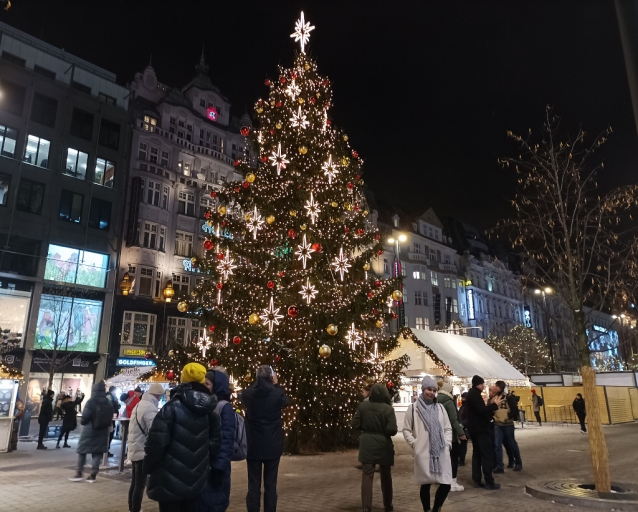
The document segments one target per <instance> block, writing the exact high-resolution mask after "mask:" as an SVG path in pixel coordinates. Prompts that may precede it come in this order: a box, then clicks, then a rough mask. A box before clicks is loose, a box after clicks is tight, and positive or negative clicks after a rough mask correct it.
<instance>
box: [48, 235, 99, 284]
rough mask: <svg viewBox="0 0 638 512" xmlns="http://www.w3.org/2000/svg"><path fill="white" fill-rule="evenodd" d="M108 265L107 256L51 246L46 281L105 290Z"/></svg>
mask: <svg viewBox="0 0 638 512" xmlns="http://www.w3.org/2000/svg"><path fill="white" fill-rule="evenodd" d="M108 265H109V257H108V256H107V255H106V254H100V253H98V252H89V251H81V250H79V249H73V248H71V247H63V246H61V245H53V244H51V245H49V252H48V254H47V264H46V268H45V270H44V279H46V280H48V281H57V282H62V283H73V284H80V285H84V286H94V287H96V288H104V286H105V284H106V272H107V270H108Z"/></svg>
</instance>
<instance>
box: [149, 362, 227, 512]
mask: <svg viewBox="0 0 638 512" xmlns="http://www.w3.org/2000/svg"><path fill="white" fill-rule="evenodd" d="M205 375H206V368H204V367H203V366H202V365H201V364H199V363H188V364H187V365H186V366H184V368H183V369H182V375H181V383H180V385H179V386H177V387H176V388H174V389H173V391H172V393H171V399H170V401H169V402H168V403H167V404H166V405H164V407H162V409H161V410H160V412H159V413H158V414H157V416H155V419H153V424H152V425H151V429H150V431H149V433H148V438H147V440H146V445H145V447H144V452H145V454H146V455H145V457H144V471H145V472H146V473H147V474H150V475H151V476H150V478H149V481H148V486H147V491H146V494H147V495H148V497H149V498H150V499H152V500H155V501H158V502H159V509H160V512H176V511H177V512H194V511H196V510H197V506H198V497H199V494H200V493H201V492H202V491H203V490H204V487H206V483H207V482H208V479H209V478H210V472H209V468H210V466H211V465H212V463H213V461H214V460H215V458H216V457H217V452H218V451H219V447H220V444H221V437H222V433H221V421H220V419H219V414H217V413H216V412H215V406H216V405H217V397H215V396H213V395H211V393H210V391H209V390H208V388H207V387H206V386H204V377H205Z"/></svg>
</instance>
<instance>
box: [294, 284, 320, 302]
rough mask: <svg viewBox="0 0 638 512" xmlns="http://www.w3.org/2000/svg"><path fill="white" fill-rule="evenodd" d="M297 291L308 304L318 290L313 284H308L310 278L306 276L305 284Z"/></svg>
mask: <svg viewBox="0 0 638 512" xmlns="http://www.w3.org/2000/svg"><path fill="white" fill-rule="evenodd" d="M299 293H300V294H301V297H302V298H303V299H304V300H305V301H306V304H308V305H309V306H310V302H311V301H312V299H314V298H315V295H317V293H319V292H318V291H317V289H316V288H315V286H314V285H312V284H310V278H307V279H306V284H305V286H302V287H301V291H300V292H299Z"/></svg>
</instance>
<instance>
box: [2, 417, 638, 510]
mask: <svg viewBox="0 0 638 512" xmlns="http://www.w3.org/2000/svg"><path fill="white" fill-rule="evenodd" d="M605 435H606V438H607V442H608V447H609V454H610V460H611V471H612V479H613V480H616V481H625V482H627V481H629V482H632V481H633V482H637V481H638V472H636V470H635V464H636V458H637V452H636V446H638V424H637V423H631V424H624V425H614V426H609V427H605ZM516 436H517V439H518V442H519V445H520V447H521V452H522V458H523V465H524V470H523V471H522V472H520V473H514V472H512V471H511V470H506V473H505V474H504V475H496V477H497V482H499V483H500V484H501V485H502V486H503V488H502V489H501V490H500V491H485V490H482V489H473V488H471V478H470V465H469V463H470V460H471V451H472V448H471V445H470V447H469V450H468V460H467V462H468V465H467V466H465V467H461V468H459V482H460V483H461V484H463V485H465V486H466V490H465V491H463V492H458V493H450V497H449V499H448V501H447V502H446V504H445V506H444V507H443V510H444V511H445V512H475V511H476V512H478V511H487V510H509V511H520V512H527V511H530V512H531V511H534V512H549V511H561V510H564V511H568V510H569V511H573V512H585V511H586V510H592V509H585V508H579V507H571V506H565V505H558V504H554V503H551V502H545V501H541V500H538V499H535V498H532V497H531V496H528V495H526V494H525V490H524V489H525V487H524V486H525V483H526V482H529V481H535V480H540V479H547V480H551V479H559V478H569V477H572V478H573V477H575V478H582V479H583V481H590V472H591V470H590V457H589V448H588V446H589V445H588V441H587V436H585V435H582V434H580V433H579V431H578V428H577V427H576V426H562V427H559V426H549V425H548V426H543V427H527V426H526V427H525V428H524V429H522V430H521V429H517V431H516ZM46 444H47V445H48V446H49V449H48V450H46V451H36V450H35V447H36V443H34V442H24V443H21V444H20V445H19V448H18V451H16V452H12V453H8V454H0V510H2V511H11V512H32V511H34V510H38V511H39V510H43V511H46V512H58V511H59V512H63V511H64V512H85V511H95V512H116V511H117V512H120V511H126V510H128V507H127V491H128V483H129V478H130V476H129V474H130V473H126V472H125V473H124V474H123V475H119V474H118V473H117V471H116V470H115V469H113V470H108V469H105V468H102V469H101V473H100V475H98V480H97V482H96V483H94V484H88V483H85V482H81V483H72V482H69V481H68V480H67V477H69V476H70V475H71V474H72V468H73V466H74V465H75V460H76V455H75V449H59V450H56V449H55V442H54V441H48V442H47V443H46ZM71 444H72V446H73V447H74V448H75V446H76V444H77V439H73V440H72V441H71ZM395 450H396V462H395V466H394V468H393V470H392V474H393V480H394V509H395V511H396V512H421V511H422V507H421V505H420V503H419V498H418V491H419V490H418V487H417V486H416V485H415V484H414V482H413V477H412V455H411V453H410V450H409V448H408V447H407V445H406V443H405V441H404V440H403V438H402V436H401V435H400V434H399V435H398V436H397V437H396V438H395ZM111 451H113V452H114V453H118V452H119V443H118V442H117V441H114V445H113V446H112V450H111ZM88 458H89V461H87V462H88V463H90V457H88ZM111 462H112V464H113V465H114V466H115V464H116V462H117V459H111ZM356 464H357V452H356V450H349V451H344V452H337V453H328V454H321V455H314V456H303V457H302V456H284V457H282V460H281V466H280V469H279V486H278V493H279V506H278V508H277V510H278V511H279V512H293V511H294V512H297V511H306V510H307V511H319V510H321V511H335V512H340V511H344V512H356V511H360V510H361V505H360V503H361V502H360V481H361V472H360V471H359V470H357V469H356V468H355V466H356ZM374 485H375V488H374V501H375V506H374V508H373V511H374V512H381V511H382V510H383V507H382V504H381V491H380V484H379V479H378V474H377V475H376V476H375V484H374ZM245 493H246V470H245V464H244V463H241V462H236V463H235V462H234V463H233V477H232V492H231V500H230V502H231V504H230V507H229V508H228V512H239V511H245V510H246V507H245V505H244V498H245ZM143 509H144V512H156V511H157V510H158V507H157V504H156V503H155V502H153V501H150V500H148V499H147V498H146V497H145V498H144V503H143Z"/></svg>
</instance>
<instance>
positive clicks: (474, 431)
mask: <svg viewBox="0 0 638 512" xmlns="http://www.w3.org/2000/svg"><path fill="white" fill-rule="evenodd" d="M483 389H485V381H484V380H483V378H482V377H480V376H478V375H475V376H474V377H472V388H471V389H470V390H469V391H468V393H467V404H466V410H465V411H464V413H465V415H466V418H467V430H468V432H469V434H470V439H471V440H472V450H473V452H472V480H473V481H474V487H485V488H486V489H488V490H497V489H500V488H501V486H500V485H499V484H497V483H494V477H493V476H492V466H493V464H494V426H493V420H492V416H493V415H494V413H495V412H496V410H497V409H498V408H499V407H500V405H501V402H502V401H503V398H502V397H494V398H493V399H492V400H491V403H490V404H489V405H486V404H485V401H484V400H483V397H482V396H481V394H482V392H483ZM481 469H482V470H483V477H484V478H485V484H483V483H482V482H481V480H482V478H481Z"/></svg>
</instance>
